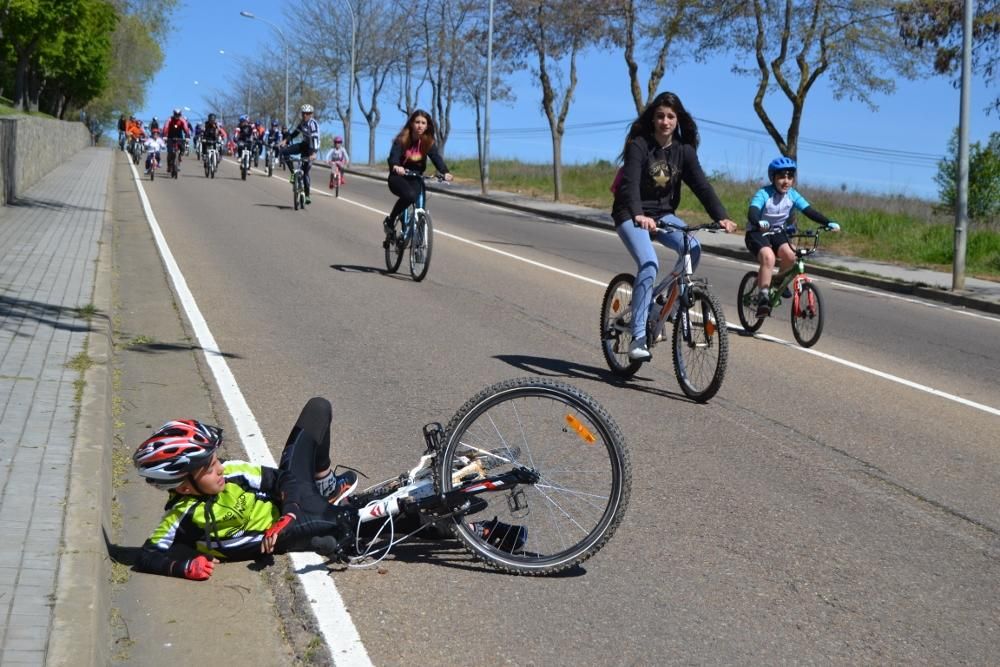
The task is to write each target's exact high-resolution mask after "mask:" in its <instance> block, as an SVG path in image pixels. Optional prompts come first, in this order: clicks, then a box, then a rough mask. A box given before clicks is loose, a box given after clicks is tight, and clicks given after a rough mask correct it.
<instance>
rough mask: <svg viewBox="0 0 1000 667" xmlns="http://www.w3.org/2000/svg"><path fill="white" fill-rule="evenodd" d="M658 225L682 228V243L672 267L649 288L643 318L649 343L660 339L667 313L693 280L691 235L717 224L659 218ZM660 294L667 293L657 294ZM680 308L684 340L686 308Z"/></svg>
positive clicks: (688, 334) (687, 330)
mask: <svg viewBox="0 0 1000 667" xmlns="http://www.w3.org/2000/svg"><path fill="white" fill-rule="evenodd" d="M658 226H659V227H660V228H661V229H674V230H677V231H680V232H682V233H683V237H684V247H683V251H682V252H681V253H680V255H679V256H678V257H677V261H676V262H675V263H674V268H673V270H672V271H671V272H670V273H669V274H667V276H666V277H665V278H664V279H663V280H661V281H660V282H659V284H657V285H656V286H655V287H654V288H653V296H652V298H651V299H650V313H649V319H647V321H646V330H647V332H648V337H647V341H648V344H649V345H650V346H651V347H652V346H654V345H656V343H657V341H659V340H662V338H663V329H664V328H665V327H666V324H667V322H668V321H670V315H671V313H672V312H673V310H674V306H675V305H677V304H679V303H681V300H682V299H685V298H686V297H687V293H688V289H689V287H690V286H691V284H692V283H693V282H695V281H696V280H697V279H696V278H694V266H693V263H692V261H691V235H692V234H694V233H695V232H697V231H699V230H701V229H718V228H719V227H718V225H717V224H715V223H712V224H709V225H697V226H695V227H684V226H682V225H675V224H673V223H669V222H660V223H659V225H658ZM663 294H666V295H667V296H666V297H665V298H661V296H662V295H663ZM657 305H659V306H660V309H659V312H658V313H656V314H655V319H654V313H653V309H654V308H655V307H656V306H657ZM682 311H683V312H684V318H683V320H682V322H681V324H682V328H681V331H682V332H683V337H684V341H685V342H690V341H691V323H690V322H689V321H688V319H687V311H686V309H682Z"/></svg>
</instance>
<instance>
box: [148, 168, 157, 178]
mask: <svg viewBox="0 0 1000 667" xmlns="http://www.w3.org/2000/svg"><path fill="white" fill-rule="evenodd" d="M155 178H156V167H155V166H152V165H151V166H150V167H149V180H151V181H152V180H154V179H155Z"/></svg>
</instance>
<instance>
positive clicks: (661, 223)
mask: <svg viewBox="0 0 1000 667" xmlns="http://www.w3.org/2000/svg"><path fill="white" fill-rule="evenodd" d="M656 227H657V229H676V230H677V231H681V232H685V233H688V234H691V233H694V232H700V231H701V230H703V229H707V230H708V231H710V232H714V231H716V230H719V229H722V225H721V224H719V223H718V222H706V223H705V224H703V225H693V226H692V225H678V224H675V223H672V222H667V221H666V220H657V221H656Z"/></svg>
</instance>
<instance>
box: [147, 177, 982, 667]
mask: <svg viewBox="0 0 1000 667" xmlns="http://www.w3.org/2000/svg"><path fill="white" fill-rule="evenodd" d="M198 166H199V165H198V164H197V163H196V162H194V160H188V161H185V163H184V165H183V172H182V174H181V178H180V179H178V180H177V181H171V180H169V179H166V178H160V179H157V180H156V181H155V182H154V183H151V184H150V183H148V182H144V183H143V187H144V188H145V190H146V192H147V194H148V196H149V200H150V202H151V205H152V209H153V210H154V211H155V214H156V217H157V219H158V220H159V223H160V225H161V226H162V228H163V232H164V235H165V238H166V241H167V243H168V244H169V246H170V248H171V250H172V252H173V254H174V256H175V257H176V259H177V262H178V265H179V267H180V270H181V271H182V272H183V274H184V276H185V278H186V280H187V283H188V286H189V287H190V289H191V292H192V294H193V295H194V297H195V299H196V301H197V303H198V305H199V306H200V308H201V312H202V313H204V314H205V317H206V320H207V324H208V326H209V327H210V329H211V331H212V333H213V334H214V336H215V339H216V341H217V343H218V345H219V348H220V349H221V350H222V351H223V352H224V353H225V354H226V355H227V361H228V364H229V367H230V368H231V369H232V372H233V373H234V375H235V377H236V380H237V382H238V384H239V387H240V389H241V391H242V393H243V395H244V396H245V397H246V400H247V402H248V404H249V406H250V408H251V409H252V410H253V412H254V414H255V415H256V417H257V420H258V421H259V423H260V425H261V427H262V429H263V432H264V435H265V436H266V439H267V441H268V442H269V443H270V445H271V447H272V451H273V452H274V455H275V457H277V455H278V453H279V452H278V449H279V448H280V446H281V444H282V443H283V442H284V439H285V436H286V434H287V429H288V427H289V425H290V424H291V422H292V420H293V419H294V417H295V415H296V414H297V413H298V409H299V408H300V407H301V405H302V403H303V402H304V401H305V399H306V398H308V397H309V396H312V395H316V394H319V395H323V396H326V397H328V398H329V399H330V400H331V401H332V402H333V404H334V430H333V434H334V435H333V449H334V459H335V461H338V462H342V463H346V464H349V465H352V466H355V467H357V468H359V469H361V470H362V471H364V472H365V473H366V474H367V475H368V476H369V477H370V478H371V479H372V480H379V479H382V478H385V477H389V476H392V475H395V474H397V473H399V472H401V471H402V470H404V469H406V468H409V467H410V466H411V465H413V463H414V462H415V461H416V458H417V456H418V455H419V453H420V451H421V449H422V446H423V443H422V438H421V436H420V428H421V426H423V424H425V423H427V422H429V421H441V422H445V421H446V420H447V419H448V418H449V417H450V416H451V415H452V414H453V413H454V412H455V410H456V409H457V408H458V407H459V405H461V404H462V403H463V402H464V400H465V399H466V398H468V397H469V396H471V395H472V394H474V393H475V392H476V391H478V390H479V389H481V388H483V387H485V386H487V385H489V384H491V383H493V382H496V381H499V380H501V379H506V378H509V377H515V376H521V375H529V374H530V375H546V376H552V377H557V378H561V379H564V380H566V381H568V382H570V383H572V384H574V385H576V386H578V387H580V388H581V389H583V390H585V391H587V392H589V393H590V394H592V395H593V396H595V397H596V398H597V399H598V400H599V401H601V403H603V404H604V406H605V407H606V408H607V409H608V410H609V412H610V413H611V414H612V415H614V417H615V418H616V420H617V421H618V422H619V424H620V425H621V427H622V429H623V431H624V433H625V435H626V438H627V440H628V443H629V448H630V451H631V457H632V462H633V468H634V476H633V488H632V499H631V505H630V507H629V510H628V515H627V517H626V520H625V522H624V523H623V525H622V527H621V528H620V529H619V531H618V533H617V534H616V535H615V537H614V539H613V540H612V541H611V542H610V543H609V544H608V545H607V546H606V547H605V549H604V550H603V551H601V552H600V553H599V554H598V555H597V556H596V557H594V558H593V559H591V560H590V561H588V562H587V563H585V565H584V567H583V568H581V569H580V570H579V571H578V572H574V573H573V574H572V575H571V576H565V577H560V578H550V579H533V578H518V577H511V576H506V575H501V574H496V573H493V572H492V571H490V570H488V569H485V568H483V567H482V566H480V565H479V564H478V563H475V562H473V561H470V560H469V559H468V558H466V557H465V555H464V553H463V552H461V551H460V550H459V549H457V548H453V547H452V545H447V546H438V545H433V544H421V545H417V546H414V547H409V548H406V549H401V550H400V551H399V553H398V554H397V557H396V558H390V559H389V560H388V561H386V562H385V563H383V565H384V567H383V569H382V570H381V572H379V571H374V570H367V571H361V570H356V571H340V572H335V573H334V574H333V575H332V576H333V581H334V583H335V585H336V587H337V589H338V590H339V591H340V594H341V595H342V596H343V598H344V602H345V603H346V606H347V608H348V609H349V610H350V614H351V617H352V618H353V621H354V624H355V626H356V627H357V630H358V633H359V634H360V636H361V639H362V640H363V643H364V646H365V649H366V651H367V653H368V656H369V657H370V659H371V660H372V662H374V663H375V664H400V663H401V662H403V661H406V662H413V663H414V664H467V663H469V662H473V661H479V660H480V659H481V658H479V657H473V656H474V655H475V656H489V657H490V660H491V661H493V662H500V663H516V664H599V663H612V664H622V663H624V664H650V663H662V662H670V663H677V662H684V663H691V662H710V663H737V662H739V663H750V662H753V663H776V662H779V661H789V662H792V661H794V662H798V661H802V662H843V663H859V662H880V663H883V662H894V663H924V664H927V663H937V664H940V663H946V662H947V663H956V662H971V663H979V664H990V663H992V664H996V663H997V662H1000V642H997V641H996V637H997V636H998V633H1000V587H998V586H997V583H996V582H997V581H998V580H1000V538H998V530H1000V519H998V516H997V513H996V508H997V507H998V506H1000V447H998V438H997V433H998V432H1000V386H998V378H1000V345H998V344H997V340H998V333H1000V321H998V320H997V319H996V318H991V317H983V316H979V315H976V314H970V313H968V312H965V311H962V310H959V309H951V308H948V307H941V306H938V305H931V304H927V303H922V302H916V301H912V300H904V299H900V298H897V297H893V296H891V295H887V294H882V293H879V292H875V291H870V290H861V289H858V288H855V287H853V286H849V285H840V284H835V283H831V282H830V281H827V280H822V279H820V280H819V285H820V287H821V289H822V290H823V296H824V298H825V305H826V306H827V320H826V327H825V330H824V333H823V337H822V339H821V340H820V342H819V344H818V345H817V346H816V348H814V350H815V352H816V353H815V354H814V353H811V352H806V351H804V350H802V349H801V348H799V347H797V346H796V345H795V344H794V342H793V343H792V344H790V345H789V344H787V343H785V342H783V341H791V340H792V338H791V331H790V328H789V327H788V323H787V319H783V317H786V316H783V315H782V314H779V315H778V316H777V317H776V318H774V319H772V320H769V321H768V322H767V323H766V324H765V326H764V329H763V330H762V333H764V334H769V335H771V336H774V337H776V338H775V339H767V338H763V339H762V338H749V337H743V336H739V335H737V332H736V331H733V332H732V334H733V335H732V336H731V350H730V363H729V368H728V372H727V375H726V379H725V382H724V384H723V386H722V389H721V391H720V392H719V395H718V396H717V397H716V398H715V399H713V400H712V401H711V402H710V403H709V404H707V405H698V404H695V403H692V402H690V401H688V400H687V399H685V398H684V397H683V395H682V394H681V393H680V391H679V388H678V387H677V384H676V381H675V380H674V378H673V373H672V370H671V367H670V363H669V358H668V354H667V351H666V349H665V348H664V347H660V348H657V349H656V350H654V355H655V357H654V360H653V362H652V364H650V365H647V366H645V367H643V368H642V369H641V370H640V372H639V373H638V375H637V376H636V378H634V379H633V380H632V381H630V382H628V383H625V384H621V383H618V382H615V381H613V379H612V377H611V375H610V373H609V372H608V371H607V369H606V367H605V365H604V361H603V358H602V356H601V352H600V349H599V346H598V319H599V317H598V316H599V308H600V299H601V295H602V293H603V284H605V283H606V282H607V281H608V280H609V279H610V278H611V276H613V275H614V274H616V273H619V272H621V271H629V270H632V266H631V260H630V259H629V258H628V255H627V254H626V252H625V250H624V248H623V246H622V244H621V243H620V242H619V241H618V239H617V238H616V237H615V236H614V234H613V233H612V232H609V231H604V230H598V229H594V228H588V227H580V226H576V225H572V224H568V223H560V222H552V221H547V220H539V219H537V218H533V217H531V216H527V215H524V214H520V213H515V212H510V211H505V210H501V209H497V208H494V207H490V206H486V205H482V204H477V203H473V202H469V201H464V200H458V199H453V198H450V197H447V196H444V195H440V194H437V193H432V194H431V195H430V197H429V208H430V210H431V213H432V215H433V218H434V222H435V225H436V236H435V242H436V243H435V248H434V255H433V262H432V265H431V268H430V272H429V274H428V277H427V279H426V280H425V281H424V282H422V283H419V284H418V283H414V282H413V281H411V280H410V278H409V276H408V274H406V273H405V266H404V272H403V273H401V274H399V275H387V274H385V273H384V262H383V257H382V248H381V237H382V232H381V220H382V218H383V217H384V215H385V213H386V212H387V211H388V209H389V208H390V207H391V204H392V199H391V195H390V194H389V192H388V190H387V188H386V187H385V184H384V183H380V182H374V181H371V180H368V179H365V178H361V177H350V176H349V182H348V184H347V186H346V187H345V188H343V189H342V191H341V194H342V196H341V197H340V198H339V199H336V200H335V199H333V198H331V197H327V196H323V195H318V194H317V195H316V196H314V198H313V204H312V205H311V206H310V207H309V208H308V209H307V210H306V211H305V212H293V211H292V209H291V188H290V186H289V185H288V183H287V181H283V180H281V179H279V178H271V179H269V178H267V177H266V176H264V175H262V174H259V173H255V174H253V175H252V176H251V177H250V178H249V179H248V180H247V181H245V182H243V181H240V179H239V174H238V170H237V167H236V165H235V164H233V163H231V162H225V163H224V164H223V166H222V168H221V170H220V174H219V175H218V177H217V178H216V179H214V180H207V179H205V178H204V177H202V176H201V175H200V173H199V172H198V171H197V167H198ZM326 177H327V172H326V171H319V172H318V174H317V176H316V179H315V180H316V181H317V184H319V185H322V186H325V179H326ZM671 263H672V258H671V257H669V254H668V253H663V254H661V264H662V265H665V266H668V265H669V264H671ZM749 269H750V265H749V264H748V263H743V262H737V261H733V260H727V259H722V258H718V257H714V256H711V255H705V256H704V257H703V260H702V264H701V267H700V270H699V273H700V274H701V275H704V276H705V277H707V278H708V280H709V281H710V283H711V284H712V285H713V287H714V289H715V291H716V293H717V294H718V295H719V297H720V299H721V301H722V303H723V306H724V308H725V311H726V314H727V317H728V318H729V320H730V321H731V322H733V323H735V322H737V318H736V308H735V295H736V290H737V285H738V283H739V279H740V277H741V276H742V274H743V273H745V272H746V271H747V270H749ZM151 270H156V271H159V267H155V269H154V268H153V267H151ZM132 278H134V279H141V276H134V277H132ZM167 416H168V415H164V416H163V417H167ZM156 418H158V417H155V418H154V417H151V420H153V421H155V419H156Z"/></svg>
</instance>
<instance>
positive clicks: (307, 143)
mask: <svg viewBox="0 0 1000 667" xmlns="http://www.w3.org/2000/svg"><path fill="white" fill-rule="evenodd" d="M299 112H300V113H301V114H302V120H301V121H299V124H298V125H297V126H296V127H295V129H294V130H292V131H291V132H290V133H289V134H287V135H285V138H284V139H283V140H282V142H281V143H282V145H283V146H285V148H283V149H281V161H282V162H284V163H287V164H288V170H289V171H294V168H293V167H292V164H291V162H290V161H289V159H288V158H289V156H292V155H299V156H301V158H302V183H303V185H304V186H305V195H306V203H307V204H311V203H312V199H310V198H309V186H310V179H309V171H310V170H311V168H312V160H313V159H314V158H315V157H316V153H317V151H319V124H318V123H317V122H316V119H315V118H313V107H312V105H311V104H303V105H302V107H301V108H299ZM300 134H301V135H302V141H300V142H298V143H296V144H292V145H291V146H289V145H288V142H290V141H291V140H292V139H294V138H296V137H297V136H299V135H300ZM294 179H295V175H294V173H293V174H292V177H291V178H290V179H289V181H290V182H292V181H294Z"/></svg>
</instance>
